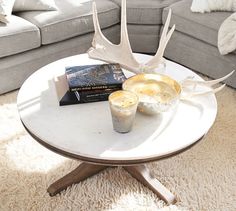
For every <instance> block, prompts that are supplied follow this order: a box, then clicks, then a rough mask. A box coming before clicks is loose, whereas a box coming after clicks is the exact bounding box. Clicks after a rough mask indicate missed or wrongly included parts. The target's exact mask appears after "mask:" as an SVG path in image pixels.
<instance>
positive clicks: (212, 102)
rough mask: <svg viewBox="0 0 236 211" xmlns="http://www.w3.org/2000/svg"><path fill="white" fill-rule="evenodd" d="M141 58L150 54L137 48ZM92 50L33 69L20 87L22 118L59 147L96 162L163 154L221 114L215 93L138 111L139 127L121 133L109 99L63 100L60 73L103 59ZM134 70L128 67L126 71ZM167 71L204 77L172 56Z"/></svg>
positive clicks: (175, 149) (180, 147) (129, 160)
mask: <svg viewBox="0 0 236 211" xmlns="http://www.w3.org/2000/svg"><path fill="white" fill-rule="evenodd" d="M136 56H137V58H138V60H139V61H146V60H147V59H149V58H150V56H147V55H143V54H136ZM99 63H101V62H100V61H97V60H92V59H89V58H88V57H87V54H81V55H76V56H72V57H68V58H64V59H61V60H58V61H56V62H53V63H51V64H49V65H46V66H44V67H42V68H41V69H39V70H38V71H36V72H35V73H34V74H32V75H31V76H30V77H29V78H28V79H27V80H26V81H25V83H24V84H23V86H22V87H21V89H20V91H19V95H18V99H17V104H18V110H19V114H20V118H21V120H22V122H23V124H24V125H25V127H26V128H27V129H28V131H29V132H30V133H31V134H33V135H34V136H36V137H37V138H38V139H40V140H41V141H42V142H44V143H46V144H47V145H48V146H51V147H52V148H54V149H58V150H59V152H61V153H62V154H63V152H65V154H66V153H69V154H71V155H73V157H77V156H78V159H79V158H81V159H82V160H85V161H86V160H88V161H90V162H97V163H100V162H101V163H103V164H104V163H107V164H111V163H112V162H115V163H117V164H119V163H120V164H122V163H124V162H125V163H128V164H129V163H134V162H142V161H148V160H158V159H160V158H163V157H165V156H169V155H172V154H174V153H175V152H178V151H181V150H183V149H185V148H187V147H189V146H190V145H192V144H194V143H195V142H196V141H197V140H199V139H200V138H201V137H202V136H203V135H204V134H206V133H207V131H208V130H209V129H210V127H211V126H212V124H213V123H214V120H215V118H216V114H217V102H216V98H215V95H214V94H209V95H207V96H201V97H195V98H194V99H193V100H192V102H182V101H181V102H180V103H179V105H178V107H177V108H176V110H174V111H171V112H166V113H163V114H159V115H156V116H147V115H143V114H141V113H137V115H136V118H135V123H134V126H133V130H132V131H131V132H129V133H127V134H119V133H117V132H115V131H114V130H113V128H112V121H111V115H110V110H109V104H108V102H107V101H105V102H96V103H86V104H78V105H70V106H59V103H58V97H57V92H56V88H55V82H54V81H55V80H54V78H55V76H60V75H63V74H64V72H65V67H66V66H73V65H84V64H99ZM125 74H126V75H127V76H130V75H132V74H130V73H129V72H128V71H125ZM165 74H167V75H169V76H171V77H172V78H174V79H176V80H177V81H180V80H183V79H184V78H185V77H187V76H194V77H195V78H196V79H200V77H199V76H197V75H196V74H195V73H193V72H192V71H190V70H189V69H187V68H185V67H183V66H181V65H178V64H176V63H174V62H170V61H167V68H166V72H165Z"/></svg>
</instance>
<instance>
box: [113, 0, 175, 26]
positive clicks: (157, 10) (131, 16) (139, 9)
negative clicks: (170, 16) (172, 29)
mask: <svg viewBox="0 0 236 211" xmlns="http://www.w3.org/2000/svg"><path fill="white" fill-rule="evenodd" d="M112 1H113V2H115V3H117V4H118V5H119V6H120V5H121V0H112ZM177 1H179V0H145V1H144V0H127V2H126V3H127V22H128V23H130V24H140V25H143V24H153V25H158V24H161V23H162V21H161V20H162V19H161V17H162V10H163V8H165V7H167V6H169V5H170V4H172V3H174V2H177Z"/></svg>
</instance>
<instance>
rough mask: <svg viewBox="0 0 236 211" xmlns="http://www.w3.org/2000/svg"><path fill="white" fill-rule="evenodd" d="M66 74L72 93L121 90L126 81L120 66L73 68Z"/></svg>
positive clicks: (105, 65)
mask: <svg viewBox="0 0 236 211" xmlns="http://www.w3.org/2000/svg"><path fill="white" fill-rule="evenodd" d="M65 73H66V77H67V81H68V85H69V89H70V91H84V90H96V89H99V90H104V89H112V88H119V89H121V87H122V83H123V82H124V81H125V80H126V77H125V75H124V73H123V71H122V69H121V68H120V65H119V64H102V65H83V66H72V67H66V71H65Z"/></svg>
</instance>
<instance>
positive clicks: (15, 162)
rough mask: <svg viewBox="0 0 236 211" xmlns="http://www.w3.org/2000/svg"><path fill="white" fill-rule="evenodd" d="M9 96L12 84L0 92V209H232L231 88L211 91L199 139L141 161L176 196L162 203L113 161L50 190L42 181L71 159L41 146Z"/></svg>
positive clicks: (235, 136) (68, 166)
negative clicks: (210, 110)
mask: <svg viewBox="0 0 236 211" xmlns="http://www.w3.org/2000/svg"><path fill="white" fill-rule="evenodd" d="M16 97H17V92H13V93H10V94H7V95H2V96H0V128H1V130H0V193H1V194H0V210H4V211H5V210H24V211H31V210H37V211H38V210H39V211H41V210H42V211H44V210H54V211H62V210H63V211H64V210H80V211H95V210H99V211H100V210H103V211H123V210H124V211H126V210H127V211H131V210H137V211H158V210H159V211H200V210H201V211H204V210H205V211H208V210H209V211H223V210H227V211H235V210H236V204H235V187H236V186H235V185H236V184H235V182H236V180H235V175H236V165H235V163H236V153H235V152H236V142H235V140H236V131H235V128H236V121H235V119H236V110H235V105H236V91H235V90H234V89H230V88H225V89H224V90H223V91H222V92H220V93H218V94H217V100H218V115H217V118H216V121H215V124H214V125H213V127H212V128H211V129H210V131H209V132H208V134H207V135H206V136H205V137H204V139H203V140H202V141H201V142H200V143H198V144H197V145H195V146H193V147H192V148H191V149H189V150H188V151H186V152H184V153H182V154H180V155H178V156H174V157H172V158H169V159H166V160H162V161H158V162H153V163H149V164H147V165H148V167H149V168H150V169H151V171H152V172H153V175H154V176H155V177H156V178H158V179H159V180H160V181H161V182H162V183H163V184H164V185H165V186H166V187H168V188H169V189H170V190H171V191H172V192H173V193H174V194H175V195H176V196H177V199H178V202H177V204H175V205H170V206H168V205H166V204H165V203H164V202H163V201H161V200H159V199H158V197H157V196H156V195H155V194H154V193H153V192H152V191H150V190H149V189H147V188H146V187H144V186H143V185H142V184H140V183H139V182H137V181H136V180H135V179H133V178H132V177H131V176H130V175H129V174H128V173H127V172H125V171H124V170H123V169H121V168H110V169H107V170H105V171H103V172H101V173H100V174H97V175H95V176H93V177H91V178H90V179H87V180H85V181H83V182H81V183H79V184H76V185H73V186H72V187H70V188H68V189H67V190H66V191H63V192H62V193H61V194H59V195H57V196H55V197H50V196H49V195H48V194H47V192H46V189H47V187H48V186H49V185H50V184H51V183H52V182H54V181H55V180H57V179H59V178H60V177H62V176H64V175H65V174H67V173H68V172H69V171H71V170H72V169H74V168H76V167H77V165H78V164H79V162H78V161H75V160H71V159H68V158H64V157H62V156H60V155H57V154H55V153H53V152H51V151H49V150H47V149H46V148H44V147H43V146H41V145H40V144H38V143H37V142H36V141H35V140H33V139H32V138H31V137H30V136H29V135H28V134H27V132H26V131H25V130H24V129H23V126H22V125H21V122H20V120H19V116H18V113H17V107H16ZM37 100H38V99H35V101H37ZM29 103H34V101H32V102H29ZM45 121H46V120H45ZM55 129H56V128H55ZM65 141H66V140H65ZM111 141H112V140H111ZM173 141H175V140H173Z"/></svg>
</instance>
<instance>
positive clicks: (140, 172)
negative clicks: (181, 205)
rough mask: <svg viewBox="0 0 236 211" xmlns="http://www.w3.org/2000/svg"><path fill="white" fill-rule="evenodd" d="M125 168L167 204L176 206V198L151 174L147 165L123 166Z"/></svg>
mask: <svg viewBox="0 0 236 211" xmlns="http://www.w3.org/2000/svg"><path fill="white" fill-rule="evenodd" d="M123 168H124V169H125V170H126V171H127V172H129V173H130V174H131V175H132V176H133V177H134V178H135V179H137V180H138V181H139V182H141V183H143V184H144V185H145V186H147V187H148V188H150V189H151V190H152V191H153V192H154V193H156V194H157V195H158V196H159V197H160V198H161V199H163V200H164V201H165V202H166V203H168V204H174V203H175V202H176V198H175V196H174V195H173V194H172V193H171V192H170V191H169V190H168V189H167V188H166V187H165V186H163V185H162V184H161V183H160V182H159V181H158V180H157V179H156V178H154V177H153V176H152V175H151V174H150V171H149V169H148V168H147V167H146V166H145V165H136V166H123Z"/></svg>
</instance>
